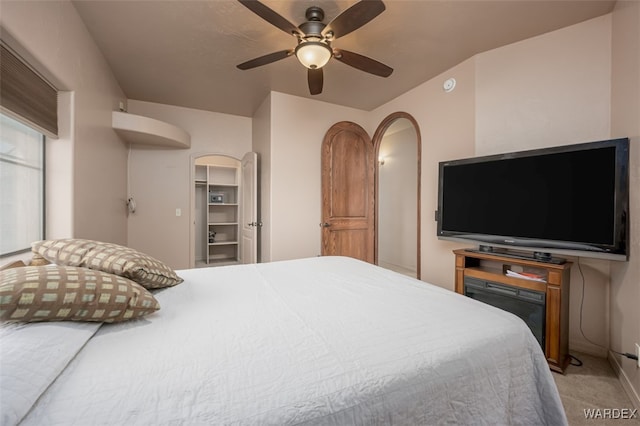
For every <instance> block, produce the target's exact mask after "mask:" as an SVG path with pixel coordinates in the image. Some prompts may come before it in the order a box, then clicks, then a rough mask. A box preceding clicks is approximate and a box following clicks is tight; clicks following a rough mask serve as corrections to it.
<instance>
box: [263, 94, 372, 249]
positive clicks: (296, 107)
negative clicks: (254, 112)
mask: <svg viewBox="0 0 640 426" xmlns="http://www.w3.org/2000/svg"><path fill="white" fill-rule="evenodd" d="M366 117H367V113H366V112H365V111H361V110H357V109H353V108H346V107H342V106H338V105H332V104H328V103H325V102H319V101H314V100H311V99H306V98H299V97H296V96H290V95H285V94H282V93H278V92H272V93H271V160H270V167H271V170H270V172H271V173H270V175H271V177H270V180H271V221H270V223H267V222H266V221H264V220H263V222H264V226H263V229H264V227H270V228H271V229H270V235H271V256H270V257H269V258H263V260H264V261H272V260H284V259H296V258H301V257H310V256H317V255H319V254H320V226H319V224H320V221H321V179H320V178H321V173H320V151H321V148H322V140H323V138H324V135H325V133H326V132H327V130H329V128H330V127H331V126H332V125H333V124H335V123H336V122H338V121H353V122H355V123H358V124H360V125H362V123H365V122H366ZM370 136H372V134H370Z"/></svg>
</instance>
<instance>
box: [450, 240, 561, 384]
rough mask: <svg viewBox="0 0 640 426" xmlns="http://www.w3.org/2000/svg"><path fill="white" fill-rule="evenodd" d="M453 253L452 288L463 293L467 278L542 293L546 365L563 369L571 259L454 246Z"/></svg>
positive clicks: (559, 369) (553, 368)
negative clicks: (544, 259)
mask: <svg viewBox="0 0 640 426" xmlns="http://www.w3.org/2000/svg"><path fill="white" fill-rule="evenodd" d="M453 253H454V254H455V256H456V276H455V286H456V287H455V290H456V292H457V293H460V294H465V291H464V288H465V278H466V279H467V281H468V282H469V281H474V282H485V283H494V284H499V285H503V286H508V287H515V288H517V289H524V290H533V291H535V292H543V293H544V294H545V296H546V297H545V304H544V306H545V311H544V315H545V326H544V353H545V356H546V357H547V362H548V363H549V367H550V368H551V369H552V370H554V371H557V372H560V373H563V374H564V371H565V369H566V368H567V366H568V365H569V362H570V361H571V358H570V356H569V274H570V270H571V265H572V264H571V263H570V262H566V263H562V264H557V263H545V262H540V261H536V260H533V259H522V258H517V257H512V256H510V255H509V254H507V253H504V254H501V253H499V252H498V253H485V252H479V251H472V250H470V249H459V250H454V251H453ZM507 270H516V271H517V272H518V271H524V272H531V273H535V275H537V276H541V277H543V279H544V280H545V282H540V281H533V280H529V279H523V278H517V277H511V276H507V275H505V272H506V271H507Z"/></svg>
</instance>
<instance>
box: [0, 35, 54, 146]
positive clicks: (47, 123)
mask: <svg viewBox="0 0 640 426" xmlns="http://www.w3.org/2000/svg"><path fill="white" fill-rule="evenodd" d="M0 47H1V49H2V54H1V56H0V105H2V108H3V109H6V110H8V111H10V112H11V113H13V114H16V115H17V116H18V117H20V118H22V119H24V120H27V122H29V123H30V124H33V125H35V126H37V127H39V128H40V129H41V130H43V131H45V133H47V134H48V135H50V136H53V137H57V136H58V91H57V90H56V88H55V87H53V86H52V85H51V84H50V83H49V82H48V81H46V80H45V79H44V78H42V77H41V76H40V75H39V74H38V73H37V72H36V71H34V70H33V69H32V68H31V67H30V66H29V65H28V64H27V63H25V62H24V61H23V60H22V59H21V58H20V57H19V56H18V55H17V54H16V53H14V52H13V51H12V50H11V49H10V48H9V47H8V46H6V45H5V44H4V43H0Z"/></svg>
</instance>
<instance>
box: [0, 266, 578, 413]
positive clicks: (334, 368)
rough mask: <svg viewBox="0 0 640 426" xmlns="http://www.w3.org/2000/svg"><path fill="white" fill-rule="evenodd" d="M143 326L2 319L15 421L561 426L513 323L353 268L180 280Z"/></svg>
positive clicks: (2, 363)
mask: <svg viewBox="0 0 640 426" xmlns="http://www.w3.org/2000/svg"><path fill="white" fill-rule="evenodd" d="M177 273H178V275H179V276H180V277H181V278H183V279H184V282H183V283H181V284H180V285H176V286H174V287H170V288H165V289H161V290H156V291H155V292H154V296H155V298H156V299H157V300H158V302H159V303H160V306H161V309H160V310H159V311H157V312H155V313H153V314H152V315H148V316H146V317H144V318H141V319H137V320H134V321H127V322H121V323H116V324H101V323H84V322H70V321H67V322H46V323H32V324H11V323H5V324H3V325H2V326H1V327H0V350H1V352H0V380H1V389H0V392H1V393H0V404H1V406H0V409H1V413H0V414H1V418H0V423H2V424H3V425H11V424H21V425H43V424H45V425H46V424H51V425H88V424H109V425H124V424H126V425H151V424H153V425H166V424H171V425H203V424H207V425H289V424H302V425H418V424H420V425H436V424H474V425H476V424H487V425H506V424H510V425H511V424H512V425H518V424H522V425H532V424H536V425H543V424H549V425H563V424H567V420H566V417H565V414H564V410H563V408H562V404H561V401H560V398H559V395H558V392H557V388H556V386H555V383H554V380H553V377H552V375H551V372H550V371H549V368H548V365H547V363H546V360H545V357H544V355H543V353H542V351H541V349H540V346H539V344H538V343H537V341H536V340H535V338H534V336H533V335H532V333H531V332H530V330H529V329H528V328H527V326H526V325H525V324H524V322H523V321H521V320H520V319H519V318H517V317H516V316H514V315H512V314H510V313H507V312H504V311H501V310H499V309H496V308H494V307H491V306H489V305H485V304H482V303H480V302H477V301H474V300H472V299H469V298H466V297H464V296H461V295H458V294H456V293H454V292H451V291H447V290H445V289H442V288H439V287H436V286H433V285H430V284H427V283H424V282H422V281H418V280H415V279H412V278H409V277H406V276H403V275H400V274H397V273H395V272H392V271H389V270H386V269H383V268H380V267H377V266H374V265H370V264H367V263H364V262H361V261H358V260H354V259H350V258H346V257H318V258H309V259H300V260H292V261H282V262H273V263H263V264H254V265H237V266H226V267H217V268H202V269H190V270H182V271H177Z"/></svg>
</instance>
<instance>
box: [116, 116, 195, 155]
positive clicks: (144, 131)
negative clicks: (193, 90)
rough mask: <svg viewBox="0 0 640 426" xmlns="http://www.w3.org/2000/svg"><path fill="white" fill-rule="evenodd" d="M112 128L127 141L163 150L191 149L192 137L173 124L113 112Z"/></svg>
mask: <svg viewBox="0 0 640 426" xmlns="http://www.w3.org/2000/svg"><path fill="white" fill-rule="evenodd" d="M112 126H113V130H115V131H116V132H117V133H118V134H119V135H120V136H122V137H123V138H124V140H125V141H127V142H129V143H132V144H141V145H151V146H158V147H163V148H181V149H188V148H190V147H191V136H190V135H189V133H187V132H185V131H184V130H182V129H181V128H179V127H176V126H174V125H173V124H169V123H165V122H163V121H160V120H156V119H153V118H149V117H143V116H141V115H135V114H129V113H127V112H120V111H113V116H112Z"/></svg>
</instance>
